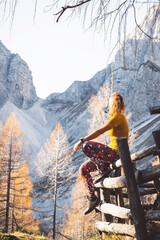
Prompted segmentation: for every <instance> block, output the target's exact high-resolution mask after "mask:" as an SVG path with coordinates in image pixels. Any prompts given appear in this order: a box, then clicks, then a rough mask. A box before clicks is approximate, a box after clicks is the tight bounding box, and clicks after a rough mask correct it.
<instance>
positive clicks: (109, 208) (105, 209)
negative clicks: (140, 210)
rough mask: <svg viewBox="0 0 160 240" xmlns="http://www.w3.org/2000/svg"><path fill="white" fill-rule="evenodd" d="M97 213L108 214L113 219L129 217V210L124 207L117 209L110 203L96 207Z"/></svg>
mask: <svg viewBox="0 0 160 240" xmlns="http://www.w3.org/2000/svg"><path fill="white" fill-rule="evenodd" d="M98 209H99V211H101V212H102V213H105V214H110V215H112V216H114V217H118V218H122V219H128V218H130V217H131V211H130V209H127V208H124V207H118V206H116V205H115V204H111V203H103V204H102V205H100V206H98Z"/></svg>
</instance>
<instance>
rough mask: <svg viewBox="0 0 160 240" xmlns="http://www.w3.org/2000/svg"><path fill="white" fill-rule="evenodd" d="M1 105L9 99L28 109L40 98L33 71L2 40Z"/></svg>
mask: <svg viewBox="0 0 160 240" xmlns="http://www.w3.org/2000/svg"><path fill="white" fill-rule="evenodd" d="M0 89H1V91H0V107H2V106H3V105H4V104H5V103H6V102H7V101H8V100H10V101H11V102H12V103H13V104H15V105H16V106H17V107H18V108H22V109H28V108H30V107H31V106H32V105H33V104H34V103H35V102H36V101H37V99H38V97H37V94H36V90H35V87H34V86H33V81H32V73H31V71H30V70H29V67H28V65H27V63H26V62H25V61H24V60H22V58H21V57H20V56H19V55H18V54H12V53H11V52H10V51H9V50H8V49H7V48H6V47H5V46H4V45H3V44H2V42H0Z"/></svg>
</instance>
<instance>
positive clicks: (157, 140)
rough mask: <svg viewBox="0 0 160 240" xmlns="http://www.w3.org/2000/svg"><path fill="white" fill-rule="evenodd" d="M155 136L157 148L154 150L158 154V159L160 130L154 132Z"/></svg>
mask: <svg viewBox="0 0 160 240" xmlns="http://www.w3.org/2000/svg"><path fill="white" fill-rule="evenodd" d="M152 134H153V138H154V141H155V144H156V149H155V150H154V151H153V153H154V155H158V159H159V157H160V130H158V131H154V132H152Z"/></svg>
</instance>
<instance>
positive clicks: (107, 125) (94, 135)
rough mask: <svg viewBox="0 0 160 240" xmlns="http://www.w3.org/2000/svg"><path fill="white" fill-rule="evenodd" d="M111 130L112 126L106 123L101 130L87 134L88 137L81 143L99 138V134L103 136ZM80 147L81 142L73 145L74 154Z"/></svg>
mask: <svg viewBox="0 0 160 240" xmlns="http://www.w3.org/2000/svg"><path fill="white" fill-rule="evenodd" d="M112 128H113V125H112V124H111V123H106V124H105V125H104V126H102V127H101V128H99V129H97V130H96V131H94V132H92V133H91V134H89V135H88V136H86V137H84V138H83V142H85V141H89V140H92V139H94V138H97V137H99V136H100V135H101V134H103V133H104V132H106V131H109V130H110V129H112ZM81 145H82V141H81V140H80V141H78V142H77V143H76V144H75V145H74V151H75V152H76V151H77V150H78V148H79V147H80V146H81Z"/></svg>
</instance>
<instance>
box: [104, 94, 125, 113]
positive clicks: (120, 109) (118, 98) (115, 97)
mask: <svg viewBox="0 0 160 240" xmlns="http://www.w3.org/2000/svg"><path fill="white" fill-rule="evenodd" d="M124 111H125V103H124V98H123V97H122V95H121V94H120V93H117V92H114V93H112V95H111V103H110V105H109V112H108V114H109V115H110V116H111V117H112V116H113V115H118V114H123V113H124Z"/></svg>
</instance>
